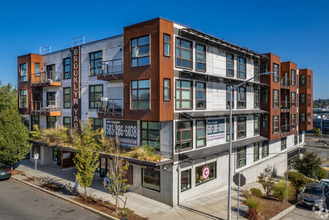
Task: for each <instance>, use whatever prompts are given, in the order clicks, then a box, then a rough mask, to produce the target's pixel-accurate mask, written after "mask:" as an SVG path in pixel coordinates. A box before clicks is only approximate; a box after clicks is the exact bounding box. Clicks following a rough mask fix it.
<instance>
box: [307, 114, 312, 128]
mask: <svg viewBox="0 0 329 220" xmlns="http://www.w3.org/2000/svg"><path fill="white" fill-rule="evenodd" d="M307 124H308V125H311V113H307Z"/></svg>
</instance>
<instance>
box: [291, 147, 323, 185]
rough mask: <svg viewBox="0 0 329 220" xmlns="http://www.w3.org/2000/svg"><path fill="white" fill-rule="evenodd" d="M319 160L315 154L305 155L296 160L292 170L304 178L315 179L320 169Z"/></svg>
mask: <svg viewBox="0 0 329 220" xmlns="http://www.w3.org/2000/svg"><path fill="white" fill-rule="evenodd" d="M321 164H322V162H321V159H320V158H319V157H318V156H317V155H316V154H315V153H313V152H312V153H305V154H304V156H303V159H299V158H297V160H296V162H295V164H294V169H295V170H297V171H298V172H300V173H302V174H304V175H305V176H306V177H309V178H312V179H317V177H318V175H319V172H320V169H322V167H321Z"/></svg>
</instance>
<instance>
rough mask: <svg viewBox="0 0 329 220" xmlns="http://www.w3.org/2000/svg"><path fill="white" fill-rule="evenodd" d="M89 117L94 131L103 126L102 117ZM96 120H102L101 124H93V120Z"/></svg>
mask: <svg viewBox="0 0 329 220" xmlns="http://www.w3.org/2000/svg"><path fill="white" fill-rule="evenodd" d="M90 119H91V128H92V129H93V130H94V131H96V129H101V128H103V126H104V123H103V118H90ZM96 120H99V121H100V122H102V125H101V126H100V125H95V124H96V123H95V121H96Z"/></svg>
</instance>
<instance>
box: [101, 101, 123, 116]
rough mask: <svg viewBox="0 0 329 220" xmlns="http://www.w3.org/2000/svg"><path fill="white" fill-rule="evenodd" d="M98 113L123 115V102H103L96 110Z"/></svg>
mask: <svg viewBox="0 0 329 220" xmlns="http://www.w3.org/2000/svg"><path fill="white" fill-rule="evenodd" d="M98 113H104V115H105V114H112V115H114V114H121V115H123V100H122V99H109V100H108V101H103V106H102V107H100V108H99V109H98Z"/></svg>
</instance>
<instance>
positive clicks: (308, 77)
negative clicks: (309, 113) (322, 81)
mask: <svg viewBox="0 0 329 220" xmlns="http://www.w3.org/2000/svg"><path fill="white" fill-rule="evenodd" d="M307 88H308V89H310V88H311V76H310V75H307Z"/></svg>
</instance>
